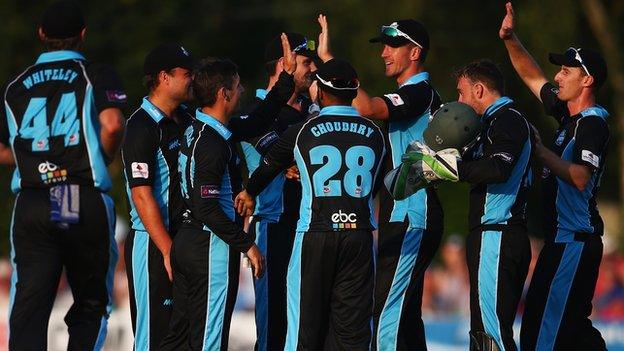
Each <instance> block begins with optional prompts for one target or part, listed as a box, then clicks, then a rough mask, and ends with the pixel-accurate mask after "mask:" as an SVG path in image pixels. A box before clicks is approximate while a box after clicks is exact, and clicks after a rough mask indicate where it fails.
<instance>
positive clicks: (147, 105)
mask: <svg viewBox="0 0 624 351" xmlns="http://www.w3.org/2000/svg"><path fill="white" fill-rule="evenodd" d="M141 108H142V109H143V110H145V112H147V114H148V115H150V117H152V119H153V120H154V122H156V123H159V122H160V121H162V119H163V118H165V117H167V116H166V115H165V113H164V112H162V110H161V109H159V108H158V107H156V105H154V104H152V102H151V101H149V100H148V99H147V96H146V97H144V98H143V103H142V104H141Z"/></svg>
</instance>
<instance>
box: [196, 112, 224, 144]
mask: <svg viewBox="0 0 624 351" xmlns="http://www.w3.org/2000/svg"><path fill="white" fill-rule="evenodd" d="M195 118H197V119H198V120H200V121H201V122H203V123H205V124H207V125H208V126H209V127H210V128H212V129H214V130H216V131H217V133H219V134H220V135H221V136H222V137H223V139H225V140H228V139H229V138H230V137H231V136H232V132H230V130H229V129H227V127H226V126H224V125H223V124H221V122H219V121H217V119H216V118H214V117H212V116H211V115H209V114H206V113H203V112H202V111H201V109H197V111H195Z"/></svg>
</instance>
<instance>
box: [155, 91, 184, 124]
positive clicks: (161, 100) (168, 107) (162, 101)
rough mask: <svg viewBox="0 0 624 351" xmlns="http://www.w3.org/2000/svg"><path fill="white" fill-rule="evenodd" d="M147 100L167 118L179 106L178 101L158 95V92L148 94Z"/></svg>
mask: <svg viewBox="0 0 624 351" xmlns="http://www.w3.org/2000/svg"><path fill="white" fill-rule="evenodd" d="M147 99H148V100H149V101H150V102H151V103H152V104H153V105H154V106H156V107H158V109H160V110H161V111H162V112H163V113H164V114H165V116H167V117H169V118H171V116H172V115H173V111H175V109H176V108H178V106H180V103H179V102H178V101H174V100H172V99H170V98H168V97H167V96H165V95H163V94H159V93H158V92H152V93H150V95H149V96H148V97H147Z"/></svg>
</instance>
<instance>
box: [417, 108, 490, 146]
mask: <svg viewBox="0 0 624 351" xmlns="http://www.w3.org/2000/svg"><path fill="white" fill-rule="evenodd" d="M480 131H481V119H480V118H479V116H478V115H477V113H476V112H475V110H474V109H473V108H472V107H470V106H468V105H466V104H464V103H462V102H457V101H454V102H449V103H446V104H444V105H442V106H440V108H439V109H438V110H437V111H436V112H435V113H434V114H433V116H432V117H431V120H430V121H429V125H428V126H427V129H425V132H424V134H423V137H424V139H425V143H426V144H427V146H429V147H430V148H431V149H433V151H440V150H444V149H448V148H452V149H457V150H459V152H460V153H461V152H462V150H463V149H464V148H465V147H467V146H469V145H470V144H471V143H472V142H473V141H474V140H475V139H476V138H477V136H478V135H479V132H480Z"/></svg>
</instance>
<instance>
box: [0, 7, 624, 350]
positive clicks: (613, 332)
mask: <svg viewBox="0 0 624 351" xmlns="http://www.w3.org/2000/svg"><path fill="white" fill-rule="evenodd" d="M81 4H82V6H83V9H84V11H85V15H86V17H87V40H86V43H85V45H84V47H83V51H84V53H85V54H86V56H87V58H89V59H91V60H94V61H100V62H106V63H109V64H112V65H113V66H114V67H115V68H116V69H117V71H118V72H119V74H120V75H121V77H122V79H123V82H124V85H125V87H126V91H127V94H128V101H129V105H128V110H127V111H126V114H127V115H129V114H130V113H131V112H132V111H133V110H134V109H135V108H136V106H138V104H139V102H140V98H141V97H142V96H143V95H145V90H144V88H143V87H142V85H141V78H142V73H141V72H142V63H143V59H144V57H145V55H146V54H147V52H148V51H149V50H150V49H151V48H153V47H154V46H156V45H157V44H159V43H162V42H180V43H181V44H182V45H183V46H184V47H185V48H186V49H188V50H189V51H190V52H191V53H192V54H193V55H194V56H196V57H198V58H199V57H205V56H222V57H228V58H231V59H232V60H234V61H235V62H236V63H237V64H238V65H239V66H240V73H241V78H242V82H243V84H244V85H245V87H246V89H247V93H246V97H245V98H246V99H247V101H248V100H250V99H251V97H252V96H253V91H254V90H255V89H256V88H260V87H264V86H265V80H266V77H265V74H264V65H263V62H262V61H263V56H264V45H265V43H266V42H267V41H268V40H269V39H270V38H272V37H273V36H275V35H276V34H278V33H279V32H281V31H284V30H289V31H297V32H301V33H304V34H305V35H307V36H308V38H310V39H314V40H316V39H317V38H316V37H317V36H318V32H319V29H318V25H317V23H316V17H317V15H318V13H325V14H327V15H328V18H329V22H330V34H331V43H332V50H333V52H334V54H335V55H336V56H339V57H342V58H345V59H348V60H349V61H351V62H352V63H353V65H354V66H355V67H356V68H357V70H358V73H359V75H360V80H361V82H362V85H363V87H365V88H366V89H368V90H369V92H371V93H375V94H381V93H384V92H387V91H390V90H392V89H394V87H395V82H394V81H393V80H392V79H388V78H385V77H384V76H383V63H382V61H381V59H380V57H379V54H380V47H379V46H377V45H373V44H369V43H368V39H369V38H371V37H373V36H374V35H376V34H377V32H378V30H379V26H380V25H381V24H384V23H385V24H387V23H390V22H391V21H393V20H396V19H400V18H407V17H412V18H416V19H418V20H421V21H422V22H423V23H424V24H425V25H426V26H427V28H428V29H429V34H430V36H431V43H432V44H431V52H430V54H429V56H428V59H427V62H426V66H427V69H428V71H429V72H430V73H431V76H432V81H433V83H434V85H435V86H436V88H437V89H438V90H439V92H440V94H441V96H442V100H443V101H452V100H455V99H456V97H457V94H456V92H455V81H454V79H453V78H452V76H451V74H452V71H453V69H454V68H457V67H459V66H461V65H463V64H465V63H467V62H469V61H471V60H473V59H477V58H491V59H493V60H495V61H497V62H499V63H500V64H501V69H502V70H503V73H504V74H505V76H506V78H507V93H508V94H507V95H509V96H511V97H512V98H514V99H515V100H516V101H517V102H518V104H519V106H520V107H521V108H522V110H523V112H525V115H526V116H528V117H529V119H530V121H531V122H533V123H534V124H536V125H537V126H538V128H539V129H540V131H542V134H543V138H544V139H550V137H551V136H552V133H553V131H554V129H555V124H554V120H551V119H549V118H547V117H545V116H544V113H543V111H542V109H541V107H540V105H539V103H538V101H537V100H536V99H535V98H534V97H533V96H532V95H531V94H530V92H529V91H528V89H526V88H525V87H524V85H523V84H522V83H521V81H520V80H519V78H518V77H517V75H516V74H515V73H514V71H513V68H512V67H511V65H510V63H509V60H508V59H507V54H506V51H505V49H504V46H503V44H502V42H500V40H499V39H498V29H499V26H500V21H501V19H502V17H503V15H504V1H495V0H483V1H479V2H473V1H457V0H437V1H427V0H395V1H392V2H388V1H361V0H345V1H329V0H321V1H317V2H314V3H312V2H310V1H303V0H273V1H260V0H248V1H241V0H227V1H225V0H211V1H190V0H178V1H164V0H152V1H147V0H115V1H106V2H101V1H97V2H96V1H82V2H81ZM46 5H47V1H32V0H28V1H17V0H0V13H2V14H4V16H3V21H2V25H0V38H2V40H0V81H1V82H6V81H7V80H8V79H9V78H10V77H11V76H13V75H14V74H17V73H19V72H20V71H21V70H22V69H24V68H25V67H27V66H29V65H30V64H32V63H33V62H34V61H35V59H36V57H37V55H38V54H39V53H40V51H41V50H42V49H43V48H42V45H41V44H40V43H39V41H38V40H37V38H36V27H37V25H38V21H39V19H40V16H41V14H42V12H43V10H44V9H45V7H46ZM514 7H515V10H516V18H517V33H518V35H519V36H520V38H521V39H522V41H523V42H524V44H525V45H526V46H527V48H528V49H529V51H530V52H531V53H532V54H533V55H534V56H535V58H536V59H537V61H538V63H539V64H540V65H542V68H543V69H544V71H545V73H546V75H547V77H553V75H554V74H555V73H556V71H557V69H558V68H557V67H556V66H553V65H550V64H548V62H547V59H546V58H547V53H548V52H550V51H563V50H565V49H566V48H567V47H568V46H569V45H575V46H585V47H591V48H595V49H598V50H599V51H601V52H602V53H603V54H604V55H605V58H606V60H607V62H608V65H609V81H608V82H607V84H606V85H605V87H604V88H603V89H602V90H601V92H600V94H599V103H600V104H601V105H603V106H605V107H606V108H607V110H609V111H610V112H611V118H610V120H609V124H610V128H611V136H612V138H611V143H610V149H609V155H608V159H607V169H606V174H605V177H604V179H603V180H602V187H601V193H600V196H599V199H600V208H601V211H602V214H603V218H604V219H605V222H606V235H605V243H606V244H605V256H604V259H603V263H602V266H601V275H600V278H599V282H598V286H597V291H596V296H595V299H594V302H595V304H594V305H595V311H594V319H595V320H597V321H599V322H600V323H601V327H600V329H601V331H602V332H603V336H604V337H605V339H606V340H607V345H608V346H609V349H610V350H624V235H623V234H622V233H623V227H624V221H622V220H621V218H622V215H623V214H624V211H623V206H622V204H623V199H624V196H623V193H624V186H623V185H622V184H624V177H623V175H622V160H623V159H624V142H623V139H622V132H623V131H624V101H622V97H623V96H624V51H623V50H622V48H623V42H622V38H624V2H623V1H618V0H602V1H601V0H547V1H537V0H525V1H522V2H518V3H515V4H514ZM11 171H12V170H11V169H9V168H0V199H2V201H0V233H2V234H0V238H2V239H0V257H1V259H0V350H1V349H3V348H6V335H5V333H6V328H3V326H5V325H6V310H7V305H8V287H9V275H10V265H9V262H8V257H7V256H8V252H9V247H8V245H9V240H8V227H9V221H10V213H11V210H12V203H13V195H12V194H11V193H10V191H9V180H10V176H11ZM110 172H111V175H112V176H113V179H114V182H115V186H114V189H113V191H112V195H113V197H114V199H115V201H116V206H117V214H118V219H119V220H118V222H119V225H118V233H117V235H118V241H119V243H120V245H121V244H122V242H123V237H124V236H125V234H126V231H127V225H126V224H125V223H126V222H127V213H128V212H127V210H126V199H125V194H124V190H123V183H122V182H123V174H122V169H121V164H120V162H119V158H117V160H116V161H115V162H114V163H113V164H112V165H111V167H110ZM440 194H441V199H442V204H443V207H444V210H445V226H446V229H445V240H444V244H443V246H442V248H441V249H440V253H439V254H438V255H437V258H436V261H435V262H434V264H433V266H432V268H431V269H430V270H429V272H428V274H427V278H426V279H427V284H426V292H425V298H424V302H423V304H424V306H423V311H424V312H425V314H426V316H427V317H426V322H428V323H426V324H428V334H427V336H428V339H429V340H430V349H431V350H455V349H457V350H460V349H461V350H464V349H466V348H465V347H464V346H462V345H465V344H466V342H467V330H468V324H467V319H466V318H467V317H468V283H467V272H466V268H465V264H464V261H463V246H462V245H463V237H464V236H465V235H466V233H467V230H466V228H467V204H468V188H467V186H465V185H461V184H460V185H456V184H445V185H444V186H442V187H440ZM528 211H529V216H530V217H529V226H530V233H531V235H533V237H534V240H533V246H534V259H535V258H536V255H537V252H539V251H538V250H539V245H540V241H539V238H540V237H541V236H542V233H541V230H540V226H539V218H540V213H541V204H540V196H539V183H538V184H537V185H536V186H534V187H533V189H532V192H531V200H530V201H529V208H528ZM117 271H118V272H117V274H116V288H115V290H116V292H115V296H116V310H115V313H114V314H113V316H112V317H111V330H110V332H109V340H108V346H107V349H108V350H117V349H120V350H125V349H128V348H127V346H125V345H128V344H127V342H128V341H129V340H130V337H131V330H130V329H129V312H128V310H127V305H128V302H127V283H126V282H125V272H124V267H123V262H120V265H119V266H118V270H117ZM246 273H247V272H246ZM249 279H250V278H249V276H248V274H245V275H244V276H243V277H242V278H241V283H242V284H241V291H240V293H239V301H238V306H239V308H238V309H237V313H236V315H235V320H234V322H233V326H232V331H231V338H232V339H233V340H232V342H233V344H232V345H231V346H232V347H231V349H241V350H247V349H249V342H252V341H253V337H254V327H253V315H252V314H251V313H252V311H253V293H252V291H251V290H250V281H249ZM59 289H60V291H61V292H60V294H59V297H58V298H57V305H58V308H55V310H54V312H53V318H52V322H51V327H50V340H51V343H50V349H51V350H56V349H63V346H62V345H63V342H64V339H63V333H61V332H60V330H61V329H62V328H64V324H63V322H62V317H63V313H64V311H65V310H66V306H67V305H68V303H69V301H71V295H70V294H69V292H68V291H67V289H66V286H65V285H63V284H61V286H60V287H59Z"/></svg>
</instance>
